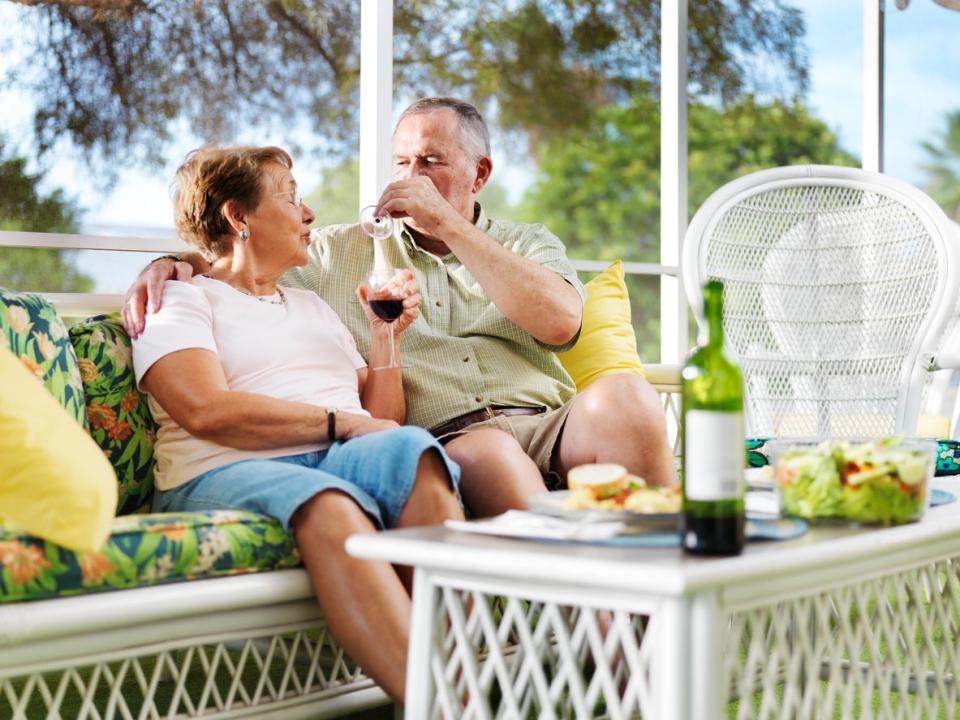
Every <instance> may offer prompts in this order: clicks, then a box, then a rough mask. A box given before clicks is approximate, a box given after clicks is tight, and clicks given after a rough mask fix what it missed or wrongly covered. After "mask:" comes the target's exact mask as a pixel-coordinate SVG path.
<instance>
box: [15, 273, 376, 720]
mask: <svg viewBox="0 0 960 720" xmlns="http://www.w3.org/2000/svg"><path fill="white" fill-rule="evenodd" d="M0 337H2V338H4V339H5V341H6V343H7V344H8V346H9V347H10V348H11V349H12V350H13V352H14V354H15V355H17V356H18V357H20V359H21V361H22V362H23V363H24V364H25V365H26V366H27V367H28V368H29V369H31V370H32V371H33V372H34V373H35V374H36V375H38V376H39V377H41V378H42V379H43V381H44V383H45V385H46V386H47V388H48V389H49V390H50V391H51V393H52V394H53V395H54V396H55V397H57V398H58V399H59V400H60V402H61V404H62V405H63V406H64V407H65V408H66V409H67V411H68V412H70V413H71V414H73V415H74V417H75V418H76V420H77V422H79V423H81V424H83V425H84V427H86V428H87V429H88V430H89V431H90V434H91V435H92V437H93V438H94V439H95V440H96V441H97V442H98V443H99V444H100V446H101V448H102V449H103V451H104V452H105V453H106V454H107V456H108V457H109V459H110V460H111V463H112V464H113V466H114V469H115V470H116V473H117V477H118V480H119V483H120V487H119V497H120V500H119V506H118V513H117V518H116V519H115V521H114V524H113V527H112V534H111V536H110V539H109V541H108V542H107V544H106V546H105V547H103V548H102V549H101V550H100V551H98V552H93V553H82V552H81V553H77V552H72V551H69V550H67V549H65V548H62V547H59V546H57V545H54V544H52V543H47V542H45V541H43V540H41V539H40V538H37V537H32V536H29V535H24V534H18V533H17V532H15V531H13V530H11V529H4V528H2V527H0V718H23V719H27V718H30V719H33V718H38V717H65V718H66V717H123V718H129V717H158V716H163V717H197V716H202V717H211V718H213V717H216V718H223V717H257V718H266V717H275V718H297V717H337V716H341V715H344V714H348V713H351V712H354V711H357V710H360V709H363V708H366V707H371V706H375V705H383V704H386V703H388V702H389V701H388V699H387V697H386V696H385V695H384V693H383V692H382V691H381V690H380V689H379V688H378V687H376V685H375V684H374V683H373V682H372V681H371V680H369V679H368V678H366V677H365V676H364V675H363V674H362V673H361V672H360V671H359V669H358V668H357V666H356V665H355V664H354V663H353V662H351V661H350V660H349V659H348V658H347V657H346V656H345V655H344V653H343V652H342V650H341V649H340V648H339V647H338V646H337V645H336V643H334V642H333V640H332V638H331V637H330V636H329V633H328V632H327V630H326V628H325V625H324V622H323V618H322V616H321V614H320V611H319V609H318V607H317V605H316V602H315V599H314V596H313V590H312V588H311V586H310V582H309V580H308V578H307V575H306V573H305V571H304V570H303V569H302V568H300V567H299V558H298V556H297V553H296V549H295V547H294V543H293V539H292V537H291V536H290V535H289V533H287V532H286V531H285V530H284V529H283V528H282V527H281V526H280V525H279V524H278V523H277V522H276V521H274V520H273V519H271V518H268V517H265V516H260V515H256V514H253V513H245V512H204V513H156V514H151V513H149V506H150V500H151V496H152V491H153V485H152V465H153V462H152V444H153V438H154V426H153V421H152V419H151V418H150V415H149V413H148V412H147V409H146V403H145V402H144V399H143V397H142V396H141V395H140V394H139V393H138V392H137V390H136V388H135V387H134V381H133V377H132V369H131V367H130V346H129V339H128V338H127V336H126V335H125V333H124V332H123V329H122V327H121V325H120V323H119V320H118V318H117V317H116V315H112V316H110V315H107V316H97V317H93V318H90V319H88V320H86V321H83V322H81V323H79V324H76V325H74V326H73V327H71V328H70V329H69V331H68V330H67V329H66V327H65V326H64V324H63V323H62V320H61V318H60V317H59V316H58V314H57V312H56V310H55V309H54V307H53V306H52V305H51V304H50V303H49V302H47V300H45V299H44V298H43V297H41V296H40V295H34V294H28V293H14V292H10V291H3V290H0Z"/></svg>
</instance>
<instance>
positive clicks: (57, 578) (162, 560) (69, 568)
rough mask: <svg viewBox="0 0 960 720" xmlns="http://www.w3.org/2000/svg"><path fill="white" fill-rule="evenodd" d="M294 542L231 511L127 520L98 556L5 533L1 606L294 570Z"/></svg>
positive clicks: (0, 535) (265, 521)
mask: <svg viewBox="0 0 960 720" xmlns="http://www.w3.org/2000/svg"><path fill="white" fill-rule="evenodd" d="M299 562H300V558H299V555H298V554H297V551H296V549H295V546H294V541H293V536H291V535H290V534H289V533H288V532H287V531H286V530H284V529H283V527H282V526H281V525H280V523H279V522H278V521H276V520H274V519H273V518H270V517H267V516H266V515H258V514H256V513H251V512H243V511H233V510H213V511H208V512H193V513H157V514H155V515H128V516H125V517H118V518H116V519H115V520H114V522H113V533H112V534H111V536H110V540H109V541H108V542H107V544H106V545H105V546H104V547H103V549H102V550H100V551H99V552H92V553H75V552H71V551H69V550H65V549H64V548H62V547H60V546H58V545H54V544H52V543H47V542H44V541H43V540H40V539H39V538H35V537H32V536H30V535H22V534H16V533H14V532H12V531H9V530H4V529H3V528H2V527H0V603H2V602H11V601H17V600H36V599H39V598H51V597H66V596H70V595H82V594H86V593H92V592H101V591H104V590H122V589H127V588H135V587H143V586H147V585H159V584H162V583H171V582H179V581H183V580H197V579H201V578H212V577H221V576H224V575H242V574H246V573H255V572H263V571H267V570H278V569H281V568H290V567H295V566H297V565H298V564H299Z"/></svg>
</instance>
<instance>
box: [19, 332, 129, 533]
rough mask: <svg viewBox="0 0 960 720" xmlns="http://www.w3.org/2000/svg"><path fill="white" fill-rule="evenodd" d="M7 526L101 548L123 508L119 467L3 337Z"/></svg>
mask: <svg viewBox="0 0 960 720" xmlns="http://www.w3.org/2000/svg"><path fill="white" fill-rule="evenodd" d="M0 388H3V390H2V392H0V525H6V526H10V527H13V528H16V529H17V530H21V531H24V532H27V533H29V534H31V535H36V536H38V537H41V538H43V539H45V540H49V541H51V542H54V543H56V544H57V545H62V546H63V547H66V548H69V549H71V550H97V549H99V548H100V547H101V546H102V545H103V544H104V543H105V542H106V540H107V538H108V537H109V536H110V523H111V522H112V520H113V515H114V511H115V509H116V507H117V477H116V475H114V472H113V468H112V467H111V465H110V463H109V461H108V460H107V458H106V457H105V456H104V454H103V451H102V450H100V448H99V447H97V444H96V443H95V442H93V440H92V439H91V438H90V436H89V435H87V433H86V432H84V430H83V428H81V427H80V426H79V425H78V424H77V421H76V420H75V419H74V418H72V417H70V415H68V414H67V411H66V410H65V409H64V408H62V407H60V405H59V404H58V403H57V401H56V400H54V398H53V397H52V396H51V395H50V393H49V392H47V390H46V388H44V387H43V385H42V384H41V383H40V382H39V381H38V380H37V379H36V378H35V377H34V376H33V375H31V374H30V372H29V371H28V370H27V368H26V367H24V365H23V364H22V363H21V362H20V361H19V360H18V359H17V358H16V357H15V356H14V355H13V353H11V352H10V350H8V349H7V347H6V346H5V345H4V343H3V341H2V338H0Z"/></svg>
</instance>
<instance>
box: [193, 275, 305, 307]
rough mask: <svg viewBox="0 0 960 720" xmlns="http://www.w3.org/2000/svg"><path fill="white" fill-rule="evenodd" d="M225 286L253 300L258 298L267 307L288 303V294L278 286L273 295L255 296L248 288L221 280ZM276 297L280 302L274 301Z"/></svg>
mask: <svg viewBox="0 0 960 720" xmlns="http://www.w3.org/2000/svg"><path fill="white" fill-rule="evenodd" d="M204 277H210V276H209V275H204ZM210 279H211V280H216V279H217V278H210ZM220 282H222V283H223V284H224V285H229V286H230V287H232V288H233V289H234V290H236V291H237V292H241V293H243V294H244V295H249V296H250V297H252V298H256V299H257V300H259V301H260V302H262V303H267V305H285V304H286V302H287V294H286V293H285V292H283V288H282V287H280V286H279V285H277V291H276V292H275V293H273V295H265V296H263V295H254V294H253V293H252V292H250V291H249V290H247V289H246V288H242V287H240V286H239V285H234V284H233V283H232V282H227V281H226V280H221V281H220ZM274 295H276V296H279V298H280V299H279V300H274Z"/></svg>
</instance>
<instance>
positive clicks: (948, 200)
mask: <svg viewBox="0 0 960 720" xmlns="http://www.w3.org/2000/svg"><path fill="white" fill-rule="evenodd" d="M946 121H947V128H946V130H945V131H944V132H943V133H942V134H941V136H940V139H939V144H936V145H935V144H933V143H929V142H925V143H923V144H922V146H923V149H924V150H926V151H927V154H928V155H929V156H930V160H929V162H927V163H924V165H923V170H924V172H926V173H927V175H928V176H929V179H928V180H927V182H926V183H925V184H924V189H925V190H926V191H927V193H928V194H929V195H930V197H932V198H933V199H934V200H936V201H937V203H939V204H940V207H942V208H943V211H944V212H945V213H946V214H947V216H948V217H950V218H952V219H953V220H956V221H958V222H960V110H956V111H954V112H951V113H947V116H946Z"/></svg>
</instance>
